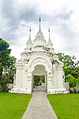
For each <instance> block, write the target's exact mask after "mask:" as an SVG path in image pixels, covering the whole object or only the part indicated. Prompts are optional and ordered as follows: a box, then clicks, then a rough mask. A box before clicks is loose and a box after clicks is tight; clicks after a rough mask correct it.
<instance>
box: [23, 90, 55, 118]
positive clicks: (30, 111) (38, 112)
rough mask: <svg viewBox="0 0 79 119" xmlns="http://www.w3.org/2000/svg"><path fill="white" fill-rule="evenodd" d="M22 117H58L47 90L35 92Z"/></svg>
mask: <svg viewBox="0 0 79 119" xmlns="http://www.w3.org/2000/svg"><path fill="white" fill-rule="evenodd" d="M22 119H57V117H56V115H55V113H54V111H53V109H52V107H51V105H50V103H49V101H48V99H47V97H46V92H33V95H32V98H31V101H30V103H29V105H28V107H27V110H26V111H25V112H24V115H23V117H22Z"/></svg>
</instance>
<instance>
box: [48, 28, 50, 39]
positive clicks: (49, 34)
mask: <svg viewBox="0 0 79 119" xmlns="http://www.w3.org/2000/svg"><path fill="white" fill-rule="evenodd" d="M48 32H49V40H50V28H49V29H48Z"/></svg>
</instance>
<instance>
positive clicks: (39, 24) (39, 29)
mask: <svg viewBox="0 0 79 119" xmlns="http://www.w3.org/2000/svg"><path fill="white" fill-rule="evenodd" d="M39 31H41V17H39Z"/></svg>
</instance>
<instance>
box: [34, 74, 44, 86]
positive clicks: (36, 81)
mask: <svg viewBox="0 0 79 119" xmlns="http://www.w3.org/2000/svg"><path fill="white" fill-rule="evenodd" d="M42 82H43V83H45V77H44V76H34V86H35V85H36V86H38V85H41V84H42Z"/></svg>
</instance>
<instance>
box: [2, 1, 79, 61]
mask: <svg viewBox="0 0 79 119" xmlns="http://www.w3.org/2000/svg"><path fill="white" fill-rule="evenodd" d="M39 16H40V17H41V18H42V32H43V34H44V36H45V39H46V40H48V28H49V27H50V29H51V40H52V42H53V47H54V48H55V51H56V52H64V53H65V54H70V55H75V56H76V57H77V58H78V59H79V0H0V37H1V38H3V39H4V40H6V41H7V42H9V43H10V47H11V49H12V55H14V56H15V57H17V58H19V57H20V53H21V52H22V51H23V49H24V48H25V47H26V42H27V40H28V34H29V27H30V26H31V29H32V40H33V39H34V37H35V35H36V33H37V31H38V18H39Z"/></svg>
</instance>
